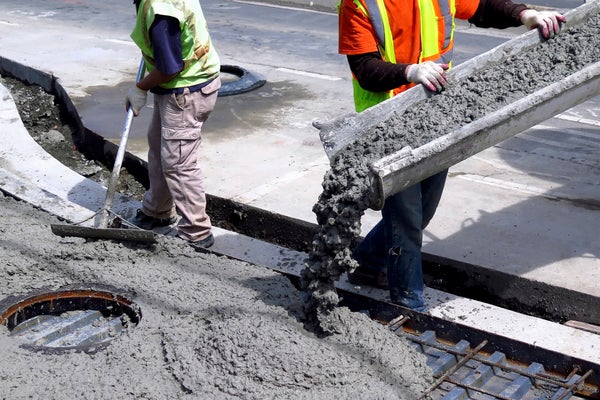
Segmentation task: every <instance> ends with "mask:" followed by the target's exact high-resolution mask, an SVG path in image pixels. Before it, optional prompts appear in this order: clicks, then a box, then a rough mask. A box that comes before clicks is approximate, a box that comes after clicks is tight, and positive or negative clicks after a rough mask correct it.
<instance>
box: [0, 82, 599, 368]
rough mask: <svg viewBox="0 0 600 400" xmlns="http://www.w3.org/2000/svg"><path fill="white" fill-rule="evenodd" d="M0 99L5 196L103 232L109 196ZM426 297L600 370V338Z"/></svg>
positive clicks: (442, 310)
mask: <svg viewBox="0 0 600 400" xmlns="http://www.w3.org/2000/svg"><path fill="white" fill-rule="evenodd" d="M0 99H2V100H1V102H0V126H2V127H3V131H4V132H6V133H10V136H11V139H12V140H11V145H9V146H6V147H4V148H2V151H0V154H1V155H2V162H1V164H0V167H1V168H0V187H1V188H2V190H3V191H5V192H8V193H11V194H13V195H14V196H15V197H17V198H19V199H21V200H23V201H26V202H28V203H30V204H32V205H34V206H36V207H39V208H41V209H44V210H46V211H48V212H50V213H52V214H54V215H57V216H59V217H61V218H64V219H65V220H67V221H75V222H79V221H84V220H85V222H84V223H82V224H81V225H82V226H96V224H97V220H95V219H93V218H92V217H94V215H95V211H97V210H99V209H100V208H101V207H102V204H103V201H104V195H105V193H106V191H105V189H104V188H103V187H102V186H100V185H99V184H97V183H95V182H93V181H91V180H89V179H87V178H84V177H82V176H80V175H78V174H76V173H75V172H73V171H72V170H70V169H68V168H66V167H64V166H63V165H62V164H60V163H59V162H58V161H56V160H55V159H54V158H52V157H51V156H50V155H48V154H47V153H45V151H44V150H43V149H42V148H41V147H39V145H38V144H37V143H36V142H35V141H34V140H33V139H32V138H31V136H30V135H29V133H28V132H27V130H26V129H25V127H24V126H23V124H22V122H21V120H20V118H19V115H18V112H17V110H16V106H15V105H14V102H13V101H12V98H11V96H10V94H9V93H8V91H7V89H6V88H5V87H4V86H2V85H0ZM28 159H29V160H35V163H31V164H28V163H27V162H26V160H28ZM18 166H21V168H19V167H18ZM13 172H14V173H15V174H13ZM73 187H77V190H76V191H73V190H72V188H73ZM83 188H85V189H84V190H83ZM138 206H139V203H137V202H135V201H128V200H127V199H123V198H121V201H117V202H115V211H116V212H118V213H121V214H125V213H128V212H130V211H131V210H135V209H136V208H137V207H138ZM90 218H91V219H90ZM164 233H165V234H173V231H171V232H169V231H168V230H167V231H166V232H164ZM214 235H215V237H216V242H215V245H214V247H213V248H212V250H214V251H216V252H217V253H220V254H225V255H228V256H229V257H233V258H236V259H239V260H243V261H248V262H250V263H252V264H255V265H260V266H265V267H268V268H271V269H274V270H276V271H281V272H283V273H287V274H293V275H296V276H299V275H300V273H301V271H302V268H303V267H304V263H305V262H306V260H307V257H308V255H307V254H305V253H302V252H297V251H294V250H290V249H286V248H282V247H280V246H277V245H273V244H270V243H267V242H264V241H261V240H257V239H253V238H250V237H248V236H245V235H240V234H237V233H234V232H230V231H226V230H223V229H220V228H215V229H214ZM336 286H337V287H338V288H340V289H343V290H346V291H349V292H354V293H359V294H361V295H363V296H367V297H371V298H374V299H377V300H382V301H389V295H388V292H387V291H384V290H380V289H376V288H372V287H361V286H355V285H352V284H350V283H348V281H347V279H346V278H345V277H343V278H342V279H341V280H340V281H339V282H337V285H336ZM425 295H426V298H427V302H428V304H429V306H430V311H429V313H430V314H431V315H432V316H435V317H439V318H443V319H445V320H448V321H452V322H454V323H456V324H458V325H464V326H468V327H470V328H475V329H480V330H483V331H487V332H490V333H493V334H495V335H498V336H502V337H506V338H509V339H511V340H515V341H519V342H523V343H528V344H533V345H535V346H537V347H538V348H540V349H545V350H550V351H555V352H558V353H562V354H566V355H569V356H571V357H574V358H578V359H581V360H585V361H589V362H591V363H594V364H598V363H600V357H599V356H598V354H599V353H598V349H600V335H596V334H593V333H588V332H585V331H581V330H579V329H574V328H571V327H567V326H564V325H560V324H557V323H553V322H549V321H545V320H543V319H539V318H532V317H529V316H525V315H523V314H519V313H516V312H512V311H509V310H506V309H503V308H499V307H495V306H492V305H489V304H485V303H481V302H478V301H474V300H470V299H466V298H461V297H458V296H454V295H451V294H448V293H444V292H440V291H438V290H435V289H431V288H426V293H425Z"/></svg>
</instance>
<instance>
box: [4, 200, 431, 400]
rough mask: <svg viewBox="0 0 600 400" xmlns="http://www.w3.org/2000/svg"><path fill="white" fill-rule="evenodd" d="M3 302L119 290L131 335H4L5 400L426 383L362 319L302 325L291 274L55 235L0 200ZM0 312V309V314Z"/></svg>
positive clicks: (356, 391)
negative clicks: (53, 339)
mask: <svg viewBox="0 0 600 400" xmlns="http://www.w3.org/2000/svg"><path fill="white" fill-rule="evenodd" d="M0 208H1V209H2V210H3V216H2V220H1V221H0V265H1V266H2V267H1V268H0V299H6V298H10V297H13V296H17V297H19V296H23V295H26V294H28V293H32V292H38V291H40V290H42V289H48V290H57V289H60V288H64V287H74V286H75V287H80V288H87V289H92V288H96V287H98V286H100V287H114V288H117V289H118V291H119V293H121V294H123V293H124V294H127V296H128V298H129V299H130V300H132V301H134V302H135V303H136V304H137V305H138V306H139V307H140V309H141V312H142V319H141V321H140V323H139V324H138V326H136V327H132V328H131V329H128V330H127V331H125V332H124V333H123V334H121V335H119V336H118V337H117V338H116V339H115V340H113V341H112V342H111V343H110V344H109V346H108V347H107V348H105V349H103V350H101V351H97V352H81V351H79V352H78V351H72V350H70V351H66V352H61V353H55V352H36V351H31V350H29V349H26V348H23V347H22V346H21V345H22V342H20V341H19V339H18V338H16V337H13V336H10V335H9V331H8V329H7V328H6V327H5V326H0V352H1V353H2V363H0V398H2V399H8V398H10V399H30V398H47V399H70V398H80V399H109V398H121V399H142V398H143V399H161V400H163V399H188V398H189V399H198V398H203V399H224V398H242V399H266V398H286V399H299V398H339V399H345V398H347V399H350V398H352V399H355V398H362V399H375V398H386V399H406V400H411V399H415V398H418V397H419V394H420V393H422V392H423V390H425V389H426V388H427V387H428V386H429V384H430V383H431V382H432V377H431V370H430V369H429V368H428V367H427V366H426V364H425V357H424V356H423V355H422V354H420V353H417V352H416V351H415V350H414V349H412V347H410V346H409V345H408V343H407V342H406V340H405V339H404V338H402V337H399V336H397V335H396V334H395V333H393V332H391V331H390V330H389V329H388V328H386V327H385V326H383V325H380V324H379V323H377V322H374V321H372V320H370V319H369V318H368V317H367V316H365V315H364V314H361V313H353V312H350V311H349V310H348V309H345V308H339V309H338V310H337V311H336V312H335V313H332V315H331V316H332V318H335V319H336V329H337V333H335V334H331V335H328V336H320V335H316V334H314V333H312V332H311V331H308V330H307V329H305V327H304V326H303V322H302V319H303V313H302V308H303V304H304V301H303V298H302V296H301V292H299V291H298V290H297V289H296V288H295V287H294V286H293V285H292V284H291V283H290V282H289V281H288V279H287V278H285V277H283V276H282V275H279V274H277V273H275V272H273V271H271V270H268V269H266V268H262V267H257V266H254V265H250V264H247V263H244V262H240V261H235V260H231V259H228V258H226V257H218V256H214V255H209V254H201V253H196V252H194V251H193V249H191V248H190V247H189V246H188V245H187V244H186V243H185V242H183V241H181V240H178V239H175V238H170V237H162V238H161V239H160V240H159V243H158V244H157V245H153V246H147V245H140V244H131V243H129V244H127V243H118V242H110V241H86V240H85V239H82V238H64V239H63V238H59V237H57V236H55V235H53V234H52V233H51V231H50V228H49V225H50V224H53V223H60V221H57V219H56V218H55V217H53V216H51V215H50V214H47V213H45V212H43V211H41V210H38V209H35V208H33V207H32V206H31V205H29V204H27V203H23V202H20V201H17V200H15V199H14V198H12V197H8V196H4V195H3V194H0ZM2 312H4V310H2Z"/></svg>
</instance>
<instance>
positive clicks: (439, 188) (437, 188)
mask: <svg viewBox="0 0 600 400" xmlns="http://www.w3.org/2000/svg"><path fill="white" fill-rule="evenodd" d="M447 176H448V170H447V169H445V170H443V171H442V172H438V173H437V174H435V175H433V176H432V177H429V178H427V179H425V180H424V181H423V182H421V201H422V203H423V225H422V228H423V229H425V228H426V227H427V225H429V222H430V221H431V219H432V218H433V215H434V214H435V210H437V207H438V205H439V204H440V200H441V198H442V192H443V191H444V185H445V184H446V177H447Z"/></svg>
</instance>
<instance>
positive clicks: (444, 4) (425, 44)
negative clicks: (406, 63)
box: [352, 0, 456, 112]
mask: <svg viewBox="0 0 600 400" xmlns="http://www.w3.org/2000/svg"><path fill="white" fill-rule="evenodd" d="M354 4H355V5H356V6H357V8H358V9H359V10H361V11H362V12H363V13H364V14H365V15H366V16H367V17H369V20H370V21H371V25H372V26H373V29H374V31H375V34H376V35H377V42H378V46H379V52H380V53H381V55H382V57H383V60H385V61H387V62H390V63H394V64H395V63H396V52H395V49H394V40H393V39H394V38H393V37H392V32H391V28H390V23H389V19H388V14H387V10H386V8H385V0H365V4H366V7H365V6H364V5H363V4H362V3H361V2H360V0H354ZM418 4H419V16H420V22H421V32H420V35H421V53H420V55H419V62H424V61H435V62H441V63H445V64H450V65H451V64H452V53H453V48H454V27H455V24H454V15H455V14H456V6H455V0H418ZM440 19H441V20H442V21H443V23H441V24H440V23H438V20H440ZM352 86H353V90H354V105H355V108H356V111H357V112H361V111H363V110H365V109H367V108H369V107H371V106H374V105H375V104H378V103H381V102H382V101H384V100H387V99H389V98H391V97H392V96H393V95H394V91H393V90H389V91H386V92H371V91H368V90H365V89H363V88H362V87H361V86H360V84H359V83H358V81H357V80H356V78H355V77H353V79H352Z"/></svg>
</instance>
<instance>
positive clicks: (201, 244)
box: [189, 233, 215, 251]
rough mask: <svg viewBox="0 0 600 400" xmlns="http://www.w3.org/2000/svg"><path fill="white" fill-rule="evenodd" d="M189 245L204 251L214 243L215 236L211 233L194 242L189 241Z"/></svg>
mask: <svg viewBox="0 0 600 400" xmlns="http://www.w3.org/2000/svg"><path fill="white" fill-rule="evenodd" d="M189 243H190V246H192V247H193V248H194V249H195V250H196V251H204V250H206V249H208V248H209V247H211V246H212V245H213V244H215V237H214V236H213V234H212V233H211V234H210V235H208V236H207V237H206V238H204V239H202V240H197V241H195V242H189Z"/></svg>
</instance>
